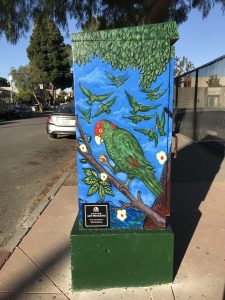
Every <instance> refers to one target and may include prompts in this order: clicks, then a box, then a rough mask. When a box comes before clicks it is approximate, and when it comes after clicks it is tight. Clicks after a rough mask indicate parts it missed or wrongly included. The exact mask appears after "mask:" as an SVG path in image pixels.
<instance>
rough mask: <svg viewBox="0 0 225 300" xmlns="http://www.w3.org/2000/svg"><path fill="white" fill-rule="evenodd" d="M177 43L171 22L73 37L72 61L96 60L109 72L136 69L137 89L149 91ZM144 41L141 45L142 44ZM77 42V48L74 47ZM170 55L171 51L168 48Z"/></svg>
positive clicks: (176, 36) (81, 62) (175, 30)
mask: <svg viewBox="0 0 225 300" xmlns="http://www.w3.org/2000/svg"><path fill="white" fill-rule="evenodd" d="M177 39H178V32H177V25H176V23H175V22H168V23H161V24H157V25H146V26H138V27H132V28H123V29H120V30H117V29H114V30H109V31H98V32H94V33H92V34H91V35H90V34H89V33H86V32H82V33H80V34H74V35H73V37H72V41H73V45H74V47H73V60H74V61H76V63H77V64H78V65H82V64H85V63H86V62H89V61H90V60H91V57H93V58H94V57H95V56H100V58H101V59H102V60H103V61H106V62H108V63H110V64H111V65H112V67H113V69H120V70H126V69H127V68H128V67H131V68H133V69H136V70H137V69H140V73H141V74H142V77H141V81H140V86H141V87H143V88H147V87H149V85H150V84H151V83H152V82H154V81H155V80H156V78H157V76H159V75H160V74H161V73H162V72H163V71H165V70H166V65H167V63H168V62H169V60H170V59H171V56H172V55H173V53H172V54H171V47H170V46H171V45H172V44H173V43H174V42H175V41H176V40H177ZM143 41H144V43H143ZM77 42H79V47H76V43H77ZM172 51H173V48H172Z"/></svg>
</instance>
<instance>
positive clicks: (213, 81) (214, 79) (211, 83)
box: [206, 75, 222, 87]
mask: <svg viewBox="0 0 225 300" xmlns="http://www.w3.org/2000/svg"><path fill="white" fill-rule="evenodd" d="M206 83H207V84H208V87H221V86H222V85H221V84H220V78H219V77H218V76H217V75H211V76H210V77H209V80H207V81H206Z"/></svg>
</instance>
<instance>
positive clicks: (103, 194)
mask: <svg viewBox="0 0 225 300" xmlns="http://www.w3.org/2000/svg"><path fill="white" fill-rule="evenodd" d="M98 192H99V196H100V198H101V200H105V190H104V188H103V186H102V185H101V184H100V185H99V189H98Z"/></svg>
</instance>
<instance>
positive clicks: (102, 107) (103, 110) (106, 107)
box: [93, 97, 117, 118]
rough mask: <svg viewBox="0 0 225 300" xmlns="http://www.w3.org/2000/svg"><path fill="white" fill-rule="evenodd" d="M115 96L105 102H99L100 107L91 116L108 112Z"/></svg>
mask: <svg viewBox="0 0 225 300" xmlns="http://www.w3.org/2000/svg"><path fill="white" fill-rule="evenodd" d="M116 98H117V97H114V98H113V99H112V100H109V101H108V102H106V103H105V104H103V103H101V104H99V107H100V109H99V110H98V111H97V112H96V114H95V115H94V116H93V118H95V117H97V116H100V115H101V114H103V113H106V114H110V113H111V110H110V107H111V106H112V105H113V104H114V103H115V101H116Z"/></svg>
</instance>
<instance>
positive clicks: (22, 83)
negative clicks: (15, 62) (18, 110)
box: [10, 65, 46, 111]
mask: <svg viewBox="0 0 225 300" xmlns="http://www.w3.org/2000/svg"><path fill="white" fill-rule="evenodd" d="M10 73H11V75H12V77H13V80H14V82H15V85H16V87H17V89H18V91H19V93H18V96H17V98H18V99H21V100H23V101H32V100H34V101H36V103H37V104H38V105H39V107H40V110H41V111H42V110H43V106H44V104H45V103H46V95H44V93H43V91H42V90H41V89H40V87H39V84H38V81H37V79H36V73H33V72H32V70H31V68H30V66H29V65H28V66H21V67H19V68H18V69H17V70H16V69H12V70H11V72H10Z"/></svg>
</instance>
